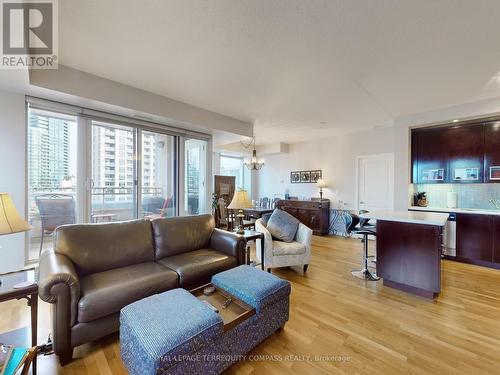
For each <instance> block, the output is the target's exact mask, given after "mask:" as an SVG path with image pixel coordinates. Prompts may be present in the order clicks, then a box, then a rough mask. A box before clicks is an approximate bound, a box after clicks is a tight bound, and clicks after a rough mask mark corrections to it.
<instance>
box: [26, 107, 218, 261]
mask: <svg viewBox="0 0 500 375" xmlns="http://www.w3.org/2000/svg"><path fill="white" fill-rule="evenodd" d="M42 104H43V103H42ZM42 104H40V101H37V100H35V101H34V104H32V103H31V102H29V103H28V108H29V110H28V121H27V134H28V136H27V157H28V161H27V171H26V173H27V176H28V178H27V180H28V192H27V202H28V204H27V216H28V220H29V222H30V223H31V225H32V226H33V230H32V231H30V232H29V234H28V235H27V236H28V239H29V241H28V244H29V246H28V248H27V260H36V259H37V258H38V256H39V252H40V250H42V249H50V248H52V246H53V242H52V234H53V233H54V231H55V229H56V228H57V227H58V226H60V225H63V224H72V223H81V222H91V223H107V222H114V221H123V220H131V219H137V218H146V219H154V218H161V217H171V216H177V215H196V214H202V213H206V212H207V211H209V206H208V204H207V202H208V191H207V183H206V181H207V176H208V173H209V170H210V169H207V165H208V145H209V142H208V141H207V140H204V139H195V138H189V137H186V136H185V134H184V133H183V132H180V131H179V132H176V131H175V129H171V128H166V127H165V128H164V129H163V127H162V126H160V125H157V124H150V126H149V125H148V124H146V123H142V122H141V123H135V122H134V121H133V120H132V119H130V121H129V120H128V119H127V118H123V117H120V116H112V115H110V116H109V117H106V116H105V117H100V116H99V115H100V113H96V114H95V115H94V114H93V113H92V114H89V113H85V111H84V109H81V108H77V107H72V106H65V105H59V104H58V103H57V104H56V103H46V104H47V108H50V110H45V109H40V108H43V107H42ZM70 113H71V114H70Z"/></svg>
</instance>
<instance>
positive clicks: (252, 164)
mask: <svg viewBox="0 0 500 375" xmlns="http://www.w3.org/2000/svg"><path fill="white" fill-rule="evenodd" d="M242 143H243V142H242ZM252 143H253V151H252V159H250V160H245V166H246V167H247V168H248V169H249V170H251V171H258V170H260V169H261V168H262V167H263V166H264V162H263V161H258V160H257V150H256V149H255V137H253V138H252V141H251V142H250V143H249V144H248V146H246V147H245V148H247V147H250V145H251V144H252Z"/></svg>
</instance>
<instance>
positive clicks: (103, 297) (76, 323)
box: [39, 215, 245, 365]
mask: <svg viewBox="0 0 500 375" xmlns="http://www.w3.org/2000/svg"><path fill="white" fill-rule="evenodd" d="M244 262H245V240H244V239H243V238H242V237H240V236H237V235H236V234H233V233H229V232H225V231H222V230H219V229H215V227H214V219H213V217H212V216H211V215H199V216H187V217H175V218H162V219H155V220H152V221H149V220H133V221H127V222H119V223H107V224H82V225H78V224H72V225H64V226H61V227H59V228H57V229H56V231H55V234H54V249H53V250H50V251H46V252H44V253H43V254H42V256H41V258H40V280H39V294H40V298H41V299H42V300H44V301H45V302H49V303H51V304H53V309H52V335H53V345H54V351H55V353H56V354H57V355H58V356H59V360H60V362H61V364H63V365H64V364H66V363H68V362H70V361H71V360H72V356H73V348H74V347H76V346H79V345H82V344H84V343H86V342H89V341H92V340H95V339H98V338H100V337H103V336H105V335H107V334H110V333H112V332H115V331H117V330H118V328H119V312H120V309H121V308H122V307H124V306H126V305H128V304H130V303H132V302H134V301H137V300H139V299H141V298H144V297H147V296H150V295H152V294H156V293H161V292H164V291H166V290H169V289H173V288H177V287H183V288H186V289H189V288H190V287H193V286H197V285H201V284H204V283H207V282H209V281H210V278H211V276H212V275H214V274H216V273H218V272H221V271H223V270H226V269H229V268H232V267H236V266H237V265H239V264H243V263H244Z"/></svg>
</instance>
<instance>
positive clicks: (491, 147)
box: [484, 121, 500, 182]
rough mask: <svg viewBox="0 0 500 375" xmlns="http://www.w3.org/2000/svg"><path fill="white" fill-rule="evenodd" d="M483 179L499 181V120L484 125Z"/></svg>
mask: <svg viewBox="0 0 500 375" xmlns="http://www.w3.org/2000/svg"><path fill="white" fill-rule="evenodd" d="M484 180H485V181H486V182H500V121H495V122H489V123H486V124H485V125H484Z"/></svg>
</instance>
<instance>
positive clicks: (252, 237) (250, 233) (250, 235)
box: [238, 229, 264, 271]
mask: <svg viewBox="0 0 500 375" xmlns="http://www.w3.org/2000/svg"><path fill="white" fill-rule="evenodd" d="M238 235H239V236H242V237H245V240H246V241H247V242H248V241H255V243H256V244H257V241H256V240H258V239H260V249H259V250H260V259H261V266H262V271H264V233H261V232H257V231H254V230H250V229H245V233H244V234H238ZM255 251H257V246H256V247H255ZM246 263H247V264H250V251H249V250H248V247H247V248H246Z"/></svg>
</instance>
